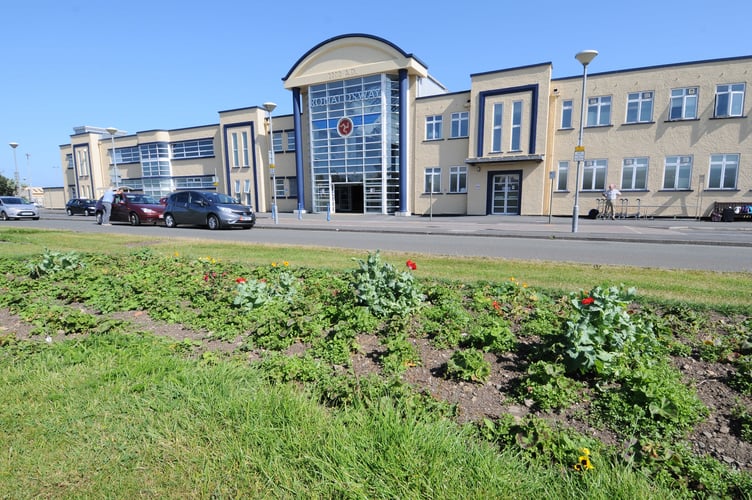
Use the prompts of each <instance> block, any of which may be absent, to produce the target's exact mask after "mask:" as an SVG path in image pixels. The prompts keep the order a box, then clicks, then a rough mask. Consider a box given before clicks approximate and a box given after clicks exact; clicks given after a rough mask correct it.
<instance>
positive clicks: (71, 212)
mask: <svg viewBox="0 0 752 500" xmlns="http://www.w3.org/2000/svg"><path fill="white" fill-rule="evenodd" d="M65 213H67V214H68V215H73V210H71V209H70V208H69V209H67V210H66V211H65Z"/></svg>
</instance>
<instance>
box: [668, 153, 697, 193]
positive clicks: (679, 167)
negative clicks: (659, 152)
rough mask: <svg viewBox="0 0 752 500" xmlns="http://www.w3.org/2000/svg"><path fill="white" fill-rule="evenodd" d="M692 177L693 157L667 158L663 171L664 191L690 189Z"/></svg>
mask: <svg viewBox="0 0 752 500" xmlns="http://www.w3.org/2000/svg"><path fill="white" fill-rule="evenodd" d="M691 177H692V157H691V156H667V157H666V166H665V168H664V171H663V189H674V190H680V189H689V185H690V184H689V181H690V179H691Z"/></svg>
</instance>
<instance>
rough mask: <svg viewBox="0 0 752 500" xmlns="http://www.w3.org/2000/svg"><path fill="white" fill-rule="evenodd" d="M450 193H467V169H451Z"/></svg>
mask: <svg viewBox="0 0 752 500" xmlns="http://www.w3.org/2000/svg"><path fill="white" fill-rule="evenodd" d="M449 192H450V193H467V167H451V168H450V169H449Z"/></svg>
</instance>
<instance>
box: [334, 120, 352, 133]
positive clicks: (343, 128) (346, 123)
mask: <svg viewBox="0 0 752 500" xmlns="http://www.w3.org/2000/svg"><path fill="white" fill-rule="evenodd" d="M352 131H353V122H352V120H351V119H349V118H348V117H346V116H345V117H343V118H340V119H339V121H338V122H337V132H338V133H339V135H341V136H342V137H347V136H348V135H350V134H352Z"/></svg>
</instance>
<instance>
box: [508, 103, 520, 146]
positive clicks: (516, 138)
mask: <svg viewBox="0 0 752 500" xmlns="http://www.w3.org/2000/svg"><path fill="white" fill-rule="evenodd" d="M521 136H522V101H514V103H512V141H511V144H510V146H511V147H510V149H511V150H512V151H521V149H520V138H521Z"/></svg>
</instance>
